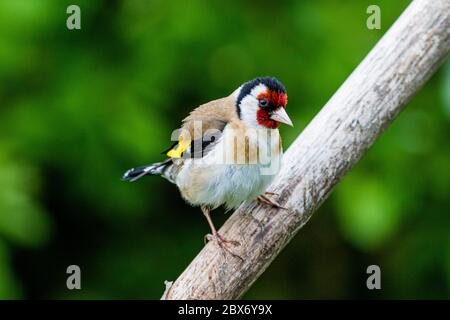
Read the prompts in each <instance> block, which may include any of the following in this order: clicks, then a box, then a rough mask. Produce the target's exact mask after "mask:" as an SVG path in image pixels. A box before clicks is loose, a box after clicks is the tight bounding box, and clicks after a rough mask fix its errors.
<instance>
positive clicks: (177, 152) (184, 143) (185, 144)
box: [166, 136, 191, 158]
mask: <svg viewBox="0 0 450 320" xmlns="http://www.w3.org/2000/svg"><path fill="white" fill-rule="evenodd" d="M190 145H191V141H190V140H186V139H183V138H182V137H181V136H180V140H179V142H178V144H177V145H176V147H175V148H173V149H172V150H169V151H168V152H167V153H166V154H167V156H168V157H170V158H181V156H182V155H183V152H184V151H186V149H187V148H189V146H190Z"/></svg>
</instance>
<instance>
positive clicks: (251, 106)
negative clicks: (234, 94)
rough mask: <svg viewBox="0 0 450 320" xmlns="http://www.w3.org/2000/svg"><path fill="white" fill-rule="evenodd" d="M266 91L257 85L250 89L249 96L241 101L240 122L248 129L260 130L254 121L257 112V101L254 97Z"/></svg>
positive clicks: (265, 88) (262, 85)
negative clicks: (248, 127)
mask: <svg viewBox="0 0 450 320" xmlns="http://www.w3.org/2000/svg"><path fill="white" fill-rule="evenodd" d="M266 91H267V87H266V86H265V85H264V84H262V83H261V84H259V85H257V86H256V87H254V88H253V89H252V91H251V92H250V94H249V95H248V96H246V97H244V98H243V99H242V100H241V104H240V108H241V120H242V121H243V122H244V123H245V124H247V125H248V126H250V127H253V128H262V126H261V125H259V124H258V121H257V120H256V113H257V112H258V110H259V106H258V104H259V103H258V99H256V97H257V96H258V95H259V94H260V93H263V92H266Z"/></svg>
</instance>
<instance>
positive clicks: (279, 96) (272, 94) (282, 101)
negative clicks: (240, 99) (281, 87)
mask: <svg viewBox="0 0 450 320" xmlns="http://www.w3.org/2000/svg"><path fill="white" fill-rule="evenodd" d="M256 99H267V101H268V102H269V104H270V105H271V106H272V109H278V108H279V107H283V108H286V104H287V95H286V93H284V92H278V91H272V90H267V91H266V92H262V93H260V94H259V95H258V96H257V97H256Z"/></svg>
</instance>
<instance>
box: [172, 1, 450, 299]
mask: <svg viewBox="0 0 450 320" xmlns="http://www.w3.org/2000/svg"><path fill="white" fill-rule="evenodd" d="M449 50H450V0H415V1H413V2H412V3H411V4H410V6H409V7H408V8H407V9H406V10H405V12H404V13H403V14H402V15H401V16H400V18H399V19H398V20H397V21H396V22H395V24H394V25H393V26H392V27H391V28H390V29H389V31H388V32H387V33H386V34H385V35H384V36H383V38H382V39H381V40H380V41H379V42H378V44H377V45H376V46H375V48H373V50H372V51H371V52H370V53H369V54H368V55H367V57H366V58H365V59H364V60H363V61H362V62H361V64H360V65H359V66H358V67H357V68H356V70H355V71H354V72H353V73H352V74H351V75H350V77H349V78H348V79H347V80H346V81H345V83H344V84H343V85H342V86H341V88H339V90H338V91H337V92H336V94H335V95H334V96H333V97H332V98H331V100H330V101H329V102H328V103H327V104H326V105H325V107H323V109H322V110H321V111H320V112H319V113H318V114H317V116H316V117H315V118H314V119H313V120H312V121H311V123H310V124H309V125H308V126H307V128H306V129H305V130H304V131H303V132H302V134H301V135H300V136H299V137H298V138H297V139H296V140H295V142H294V143H293V144H292V145H291V146H290V148H289V149H288V150H287V152H286V154H285V157H284V164H283V168H282V171H281V172H280V174H279V176H278V177H277V178H276V179H275V181H274V182H273V184H272V185H271V186H270V187H269V190H270V191H274V192H276V193H278V194H279V198H278V201H279V202H280V204H281V205H282V206H284V207H287V208H288V210H279V209H274V208H269V207H268V206H262V205H258V204H256V203H251V204H248V205H243V206H241V207H240V208H239V209H238V210H236V212H235V213H234V214H233V215H232V216H231V217H230V218H229V219H228V221H226V223H225V224H224V225H223V227H222V228H221V229H220V233H221V234H222V235H223V236H224V237H225V238H226V239H232V240H237V241H239V242H240V244H241V245H240V246H237V247H234V249H233V250H234V251H235V252H237V253H239V254H240V255H241V256H242V257H243V258H244V261H241V260H239V259H237V258H234V257H232V256H230V255H224V254H223V253H222V252H221V250H220V249H219V248H218V247H217V245H216V244H215V243H213V242H212V243H209V244H208V245H206V246H205V248H203V250H202V251H201V252H200V253H199V254H198V255H197V257H196V258H195V259H194V260H193V261H192V263H191V264H190V265H189V266H188V267H187V269H186V270H185V271H184V272H183V273H182V274H181V276H180V277H179V278H178V279H177V280H176V281H175V282H174V283H173V285H172V287H171V288H170V290H169V292H168V293H167V297H166V298H167V299H236V298H239V297H241V296H242V295H243V294H244V293H245V292H246V291H247V290H248V288H249V287H250V286H251V285H252V283H253V282H254V281H255V280H256V279H257V278H258V276H259V275H260V274H261V273H262V272H264V270H265V269H266V268H267V267H268V266H269V264H270V263H271V261H272V260H273V259H274V258H275V257H276V256H277V254H278V253H279V252H280V251H281V250H282V249H283V248H284V246H286V244H287V243H288V242H289V240H291V239H292V237H293V236H294V235H295V234H296V233H297V231H298V230H299V229H300V228H301V227H302V226H303V225H304V224H305V223H306V222H307V221H308V219H309V218H310V217H311V215H312V213H313V212H314V211H315V210H316V209H317V208H318V207H319V206H320V204H321V203H322V202H323V201H324V200H325V199H326V198H327V196H328V195H329V194H330V192H331V191H332V189H333V187H334V186H335V185H336V183H337V182H338V181H339V180H340V179H341V178H342V176H343V175H344V174H345V173H347V172H348V171H349V170H350V169H351V168H352V167H353V166H354V165H355V163H356V162H357V161H358V160H359V159H360V158H361V156H362V155H363V154H364V153H365V152H366V151H367V149H368V148H369V147H370V146H371V145H372V143H373V142H374V141H375V140H376V139H377V137H378V136H379V135H380V134H381V132H382V131H383V130H384V129H385V128H386V127H387V126H388V125H389V124H390V123H391V122H392V121H393V119H394V118H395V117H396V116H397V115H398V114H399V112H400V111H401V110H402V108H403V106H404V105H405V104H406V103H407V102H408V101H409V99H410V98H411V97H412V96H413V95H414V94H415V93H416V92H417V91H418V90H419V89H420V87H421V86H422V85H423V84H424V83H425V82H426V81H427V80H428V78H429V77H430V76H431V75H432V74H433V73H434V71H435V70H436V69H437V68H438V66H439V65H440V64H441V63H442V62H443V60H444V59H445V58H446V57H447V55H448V53H449ZM291 90H295V88H291ZM431 107H432V106H430V108H431Z"/></svg>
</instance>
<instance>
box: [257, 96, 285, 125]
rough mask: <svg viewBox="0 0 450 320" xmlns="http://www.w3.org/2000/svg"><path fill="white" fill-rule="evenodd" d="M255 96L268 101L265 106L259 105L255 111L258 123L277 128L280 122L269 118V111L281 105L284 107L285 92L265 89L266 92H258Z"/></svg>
mask: <svg viewBox="0 0 450 320" xmlns="http://www.w3.org/2000/svg"><path fill="white" fill-rule="evenodd" d="M256 98H257V99H266V100H267V101H268V102H269V104H268V106H267V108H261V107H260V108H259V110H258V111H257V112H256V120H257V121H258V124H259V125H261V126H263V127H266V128H268V129H277V128H278V127H279V126H280V123H279V122H278V121H275V120H272V119H270V112H271V111H273V110H277V109H278V108H281V107H282V108H286V104H287V95H286V93H284V92H278V91H272V90H267V91H266V92H263V93H260V94H259V95H258V96H257V97H256Z"/></svg>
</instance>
